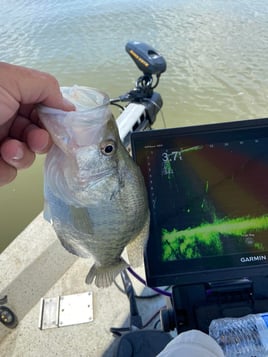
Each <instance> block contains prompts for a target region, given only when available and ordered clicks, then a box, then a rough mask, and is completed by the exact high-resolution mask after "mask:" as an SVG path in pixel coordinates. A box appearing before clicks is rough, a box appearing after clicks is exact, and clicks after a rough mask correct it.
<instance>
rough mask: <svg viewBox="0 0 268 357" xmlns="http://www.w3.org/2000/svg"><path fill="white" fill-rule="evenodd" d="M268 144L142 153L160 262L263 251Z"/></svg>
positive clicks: (267, 228) (267, 242) (192, 145)
mask: <svg viewBox="0 0 268 357" xmlns="http://www.w3.org/2000/svg"><path fill="white" fill-rule="evenodd" d="M267 148H268V139H267V138H258V139H250V140H245V141H232V142H216V143H205V144H200V143H198V142H190V140H189V142H187V143H186V144H184V145H183V146H180V145H178V147H174V146H173V147H172V148H168V149H166V148H165V147H163V148H158V149H153V150H151V151H148V155H147V165H148V166H149V172H150V174H149V181H148V182H149V195H150V201H151V213H152V219H153V222H155V223H154V224H155V225H156V226H157V231H158V232H157V234H158V235H160V236H161V237H160V239H161V244H162V248H161V250H162V253H161V254H162V260H163V261H174V260H189V259H198V258H203V257H217V256H231V255H233V254H241V253H242V254H247V253H253V252H254V253H256V254H259V255H261V254H262V252H264V251H266V252H267V251H268V207H267V206H268V180H267V177H268V150H267Z"/></svg>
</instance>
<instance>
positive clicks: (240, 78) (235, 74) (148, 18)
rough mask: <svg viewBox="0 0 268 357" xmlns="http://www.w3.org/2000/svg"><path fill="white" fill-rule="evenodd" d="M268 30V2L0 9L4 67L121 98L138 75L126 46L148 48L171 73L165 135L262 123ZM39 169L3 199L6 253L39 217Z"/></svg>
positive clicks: (164, 89)
mask: <svg viewBox="0 0 268 357" xmlns="http://www.w3.org/2000/svg"><path fill="white" fill-rule="evenodd" d="M267 28H268V3H267V1H266V0H255V1H251V0H235V1H234V0H217V1H215V0H167V1H162V2H159V1H154V0H147V1H146V6H145V2H144V1H141V0H136V1H135V2H130V1H126V0H96V1H94V2H93V1H84V0H64V1H63V0H58V1H56V2H55V1H52V0H39V1H33V0H16V1H15V0H2V2H1V12H0V38H1V41H0V58H1V60H3V61H7V62H10V63H16V64H21V65H25V66H29V67H34V68H38V69H41V70H45V71H48V72H51V73H52V74H54V75H55V76H56V77H57V78H58V80H59V82H60V84H61V85H72V84H75V83H76V84H80V85H88V86H92V87H96V88H99V89H101V90H103V91H105V92H107V93H108V94H109V95H110V97H115V96H117V95H119V94H123V93H124V92H126V91H128V90H129V89H131V88H132V87H133V86H134V83H135V80H136V79H137V77H138V76H139V74H140V73H139V71H138V70H137V68H136V67H135V65H134V63H133V62H132V60H131V59H130V57H129V56H128V55H127V54H126V52H125V50H124V46H125V44H126V42H127V41H129V40H139V41H144V42H147V43H149V44H151V45H152V46H154V47H155V48H157V49H158V50H159V51H160V52H161V53H162V54H163V55H164V57H165V58H166V61H167V64H168V69H167V72H166V73H165V74H163V76H162V78H161V83H160V85H159V87H158V91H159V92H160V93H161V94H162V96H163V99H164V107H163V114H164V116H165V120H166V123H167V126H168V127H174V126H181V125H193V124H200V123H209V122H219V121H230V120H239V119H245V118H257V117H265V116H267V113H268V104H267V99H268V76H267V74H268V32H267ZM156 126H157V127H162V121H161V118H160V117H159V120H158V122H157V124H156ZM42 165H43V158H42V157H41V158H38V160H37V161H36V163H35V164H34V166H33V167H32V168H30V169H28V170H26V171H21V172H20V173H19V175H18V178H17V179H16V181H15V182H14V183H12V184H10V185H8V186H5V187H3V188H1V189H0V202H1V211H0V214H1V215H0V217H1V218H0V223H1V239H0V251H1V250H3V249H4V248H5V247H6V246H7V245H8V244H9V242H10V241H12V240H13V239H14V237H16V235H17V234H18V233H19V232H20V231H21V230H22V229H23V228H24V227H25V226H26V225H27V224H28V223H29V222H30V221H31V220H32V219H33V218H34V217H35V216H36V215H37V214H38V213H39V212H40V211H41V210H42V207H43V195H42V184H43V183H42V179H43V178H42V177H43V174H42Z"/></svg>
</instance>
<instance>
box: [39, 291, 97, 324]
mask: <svg viewBox="0 0 268 357" xmlns="http://www.w3.org/2000/svg"><path fill="white" fill-rule="evenodd" d="M91 321H93V299H92V292H86V293H82V294H74V295H65V296H57V297H54V298H42V299H41V304H40V317H39V328H40V329H41V330H45V329H48V328H55V327H63V326H70V325H77V324H83V323H86V322H91Z"/></svg>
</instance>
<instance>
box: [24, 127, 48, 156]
mask: <svg viewBox="0 0 268 357" xmlns="http://www.w3.org/2000/svg"><path fill="white" fill-rule="evenodd" d="M25 137H26V142H27V145H28V147H29V148H30V149H31V150H32V151H33V152H35V153H36V154H44V153H46V152H48V150H49V149H50V147H51V145H52V140H51V138H50V135H49V134H48V132H47V131H46V130H45V129H41V128H38V127H37V126H35V125H30V126H28V127H27V129H26V130H25Z"/></svg>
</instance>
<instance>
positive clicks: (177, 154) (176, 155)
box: [162, 151, 182, 161]
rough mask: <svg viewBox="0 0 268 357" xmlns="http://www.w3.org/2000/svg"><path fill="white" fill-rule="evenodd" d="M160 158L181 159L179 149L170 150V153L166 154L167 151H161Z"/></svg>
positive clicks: (164, 159)
mask: <svg viewBox="0 0 268 357" xmlns="http://www.w3.org/2000/svg"><path fill="white" fill-rule="evenodd" d="M162 160H163V161H176V160H182V156H181V152H180V151H172V152H171V153H170V154H168V153H167V152H163V154H162Z"/></svg>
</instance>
